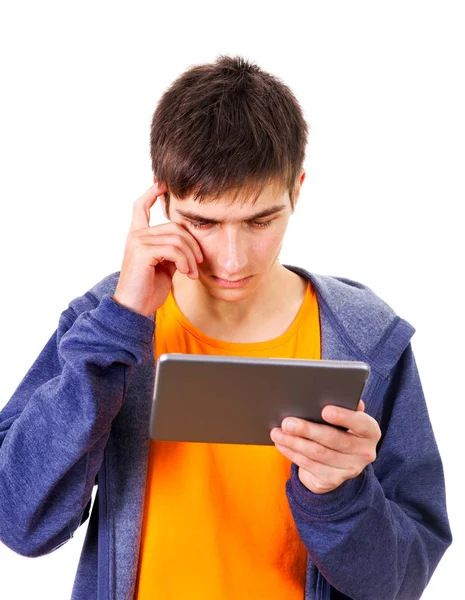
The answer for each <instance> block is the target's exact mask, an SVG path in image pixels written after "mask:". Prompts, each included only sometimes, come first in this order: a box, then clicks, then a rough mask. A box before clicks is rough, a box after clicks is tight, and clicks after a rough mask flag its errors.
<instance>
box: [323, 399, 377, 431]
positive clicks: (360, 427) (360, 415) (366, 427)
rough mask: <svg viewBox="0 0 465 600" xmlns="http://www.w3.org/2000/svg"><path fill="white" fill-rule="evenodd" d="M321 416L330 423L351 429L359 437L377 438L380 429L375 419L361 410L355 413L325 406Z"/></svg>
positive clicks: (345, 409) (346, 409)
mask: <svg viewBox="0 0 465 600" xmlns="http://www.w3.org/2000/svg"><path fill="white" fill-rule="evenodd" d="M321 416H322V417H323V419H324V420H325V421H328V423H332V424H333V425H340V426H341V427H346V428H347V429H350V430H351V432H352V433H354V434H355V435H357V436H359V437H364V438H371V437H376V436H377V433H378V430H379V427H378V424H377V422H376V421H375V419H373V417H370V415H367V414H366V413H365V412H362V411H360V410H357V411H353V410H350V409H348V408H342V407H340V406H325V407H324V408H323V410H322V411H321Z"/></svg>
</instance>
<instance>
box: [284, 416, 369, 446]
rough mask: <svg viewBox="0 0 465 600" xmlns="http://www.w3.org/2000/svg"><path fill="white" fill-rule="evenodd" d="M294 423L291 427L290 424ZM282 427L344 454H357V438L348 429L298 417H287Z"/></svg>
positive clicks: (285, 430)
mask: <svg viewBox="0 0 465 600" xmlns="http://www.w3.org/2000/svg"><path fill="white" fill-rule="evenodd" d="M292 422H293V423H294V427H293V428H290V427H289V424H290V423H292ZM282 429H283V431H284V432H285V433H291V434H292V435H296V436H298V437H302V438H306V439H309V440H313V441H314V442H318V443H319V444H322V445H323V446H326V447H327V448H330V449H331V450H337V451H338V452H343V453H344V454H356V453H357V452H356V450H357V449H356V444H357V441H358V440H357V438H356V437H355V436H353V435H352V434H350V433H347V432H346V431H341V430H340V429H336V428H335V427H332V426H331V425H323V424H321V423H314V422H312V421H306V420H305V419H298V418H296V417H292V418H290V417H286V418H285V419H284V420H283V422H282Z"/></svg>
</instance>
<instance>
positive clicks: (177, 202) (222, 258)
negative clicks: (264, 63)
mask: <svg viewBox="0 0 465 600" xmlns="http://www.w3.org/2000/svg"><path fill="white" fill-rule="evenodd" d="M307 135H308V128H307V125H306V122H305V120H304V118H303V115H302V109H301V108H300V105H299V103H298V102H297V100H296V98H295V97H294V95H293V94H292V92H291V91H290V90H289V88H288V87H286V86H285V85H284V84H283V83H282V82H281V81H280V80H279V79H277V78H276V77H274V76H272V75H270V74H268V73H265V72H263V71H262V70H260V69H259V68H258V67H257V66H255V65H252V64H250V63H248V62H246V61H245V60H244V59H242V58H240V57H236V58H234V57H228V56H220V57H219V59H218V60H217V61H216V62H215V63H213V64H207V65H200V66H195V67H192V68H191V69H189V70H188V71H186V72H185V73H184V74H182V75H181V76H180V77H179V78H178V79H177V80H176V81H175V82H174V83H173V84H172V85H171V87H170V88H169V89H168V90H167V91H166V92H165V93H164V95H163V96H162V98H161V100H160V102H159V104H158V106H157V108H156V110H155V113H154V115H153V119H152V129H151V156H152V167H153V173H154V179H155V180H156V181H158V182H159V183H164V184H165V186H166V188H167V190H168V191H167V192H166V193H165V194H164V198H160V202H161V204H162V207H163V210H164V213H165V216H166V217H167V218H168V219H170V220H171V221H175V222H178V223H180V224H182V225H183V226H184V227H186V228H187V230H188V231H190V232H191V233H192V234H193V235H194V237H195V238H196V239H197V241H198V243H199V245H200V246H201V248H202V252H203V254H204V258H205V259H206V260H204V262H203V263H202V264H201V265H199V275H200V283H202V284H203V285H204V286H206V287H207V288H208V289H209V290H210V292H211V293H213V295H214V296H216V297H221V298H223V299H231V300H233V299H236V300H237V299H239V297H241V296H243V294H241V293H239V290H237V293H234V294H233V296H231V295H230V294H229V293H222V292H220V291H219V289H218V285H217V284H218V281H215V279H214V278H215V277H216V278H221V279H228V280H229V281H234V280H238V279H241V278H243V277H249V276H252V279H251V280H250V283H249V285H247V286H246V287H247V288H248V290H247V291H246V290H244V293H245V294H246V295H248V294H249V293H250V292H252V291H253V290H254V289H255V290H256V289H257V288H258V287H260V285H261V284H262V283H263V281H264V279H265V277H266V276H267V274H268V273H269V272H270V271H271V269H272V267H273V266H274V264H275V263H276V260H277V258H278V256H279V252H280V249H281V246H282V242H283V237H284V234H285V231H286V228H287V224H288V220H289V217H290V215H291V214H292V212H293V211H294V206H295V203H296V201H297V198H298V196H299V193H300V188H301V186H302V183H303V180H304V178H305V173H304V171H303V162H304V159H305V148H306V144H307ZM270 209H273V212H272V213H271V212H270ZM264 211H266V212H267V215H266V216H265V215H264V214H263V213H264ZM259 214H262V216H258V215H259ZM252 217H254V218H252ZM223 292H225V290H223ZM218 294H219V295H218ZM238 294H239V296H238Z"/></svg>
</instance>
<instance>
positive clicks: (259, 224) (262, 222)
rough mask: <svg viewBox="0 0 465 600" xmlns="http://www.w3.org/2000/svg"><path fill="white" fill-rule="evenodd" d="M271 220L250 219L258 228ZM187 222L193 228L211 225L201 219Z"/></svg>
mask: <svg viewBox="0 0 465 600" xmlns="http://www.w3.org/2000/svg"><path fill="white" fill-rule="evenodd" d="M272 222H273V219H270V220H269V221H251V223H253V225H255V226H256V227H259V228H264V227H268V226H269V225H271V223H272ZM189 223H190V224H191V225H192V227H194V229H203V228H205V227H207V226H208V225H212V223H202V222H201V221H189Z"/></svg>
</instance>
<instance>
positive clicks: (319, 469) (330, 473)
mask: <svg viewBox="0 0 465 600" xmlns="http://www.w3.org/2000/svg"><path fill="white" fill-rule="evenodd" d="M276 448H277V449H278V450H279V451H280V452H281V454H282V455H283V456H285V457H286V458H288V459H289V460H290V461H291V462H293V463H294V464H296V465H297V466H298V467H300V468H301V469H303V470H304V471H305V472H307V473H310V475H312V476H313V477H314V478H315V479H316V480H317V481H318V482H319V483H318V487H322V488H324V487H327V488H329V489H331V488H334V487H337V486H338V485H340V484H341V483H342V481H343V480H345V479H348V478H349V477H350V476H351V475H350V474H349V473H347V472H346V471H344V470H343V469H334V468H332V467H328V466H327V465H323V464H322V463H318V462H316V461H313V460H311V459H308V458H307V457H305V456H303V455H302V454H299V453H298V452H294V451H293V450H290V449H289V448H287V447H286V446H280V445H278V444H277V445H276Z"/></svg>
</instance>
